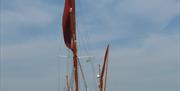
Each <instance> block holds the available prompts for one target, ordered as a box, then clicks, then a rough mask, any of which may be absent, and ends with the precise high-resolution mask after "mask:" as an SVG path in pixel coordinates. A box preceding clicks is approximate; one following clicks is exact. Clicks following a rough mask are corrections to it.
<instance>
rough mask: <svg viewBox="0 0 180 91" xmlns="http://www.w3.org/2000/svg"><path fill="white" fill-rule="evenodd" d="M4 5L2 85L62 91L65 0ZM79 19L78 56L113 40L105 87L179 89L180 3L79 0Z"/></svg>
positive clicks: (0, 9)
mask: <svg viewBox="0 0 180 91" xmlns="http://www.w3.org/2000/svg"><path fill="white" fill-rule="evenodd" d="M0 2H1V3H0V4H1V5H0V30H1V31H0V43H1V44H0V45H1V47H0V48H1V50H0V51H1V52H0V53H1V55H0V57H1V58H0V59H1V61H0V90H1V91H64V90H63V89H64V82H65V77H64V76H65V73H66V61H65V60H66V59H64V58H62V57H61V56H65V55H67V49H66V47H65V45H64V42H63V36H62V25H61V24H62V21H61V20H62V14H63V7H64V0H1V1H0ZM76 16H77V17H76V21H77V23H76V25H77V36H78V38H77V39H78V43H79V44H78V48H79V55H80V56H84V55H90V56H93V60H92V61H93V62H94V66H97V65H96V64H98V63H102V61H103V54H104V51H105V48H106V46H107V44H110V57H109V71H108V72H109V73H108V80H107V81H108V83H107V91H179V90H180V87H179V85H180V56H179V55H180V47H179V46H180V0H76ZM86 65H88V63H85V65H83V66H84V69H85V68H86V67H87V68H88V66H86ZM85 73H86V75H92V72H87V71H86V72H85ZM89 85H90V87H92V86H93V84H92V83H89ZM90 90H92V91H94V89H90Z"/></svg>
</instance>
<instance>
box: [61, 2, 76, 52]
mask: <svg viewBox="0 0 180 91" xmlns="http://www.w3.org/2000/svg"><path fill="white" fill-rule="evenodd" d="M62 27H63V35H64V42H65V44H66V46H67V47H68V48H70V49H73V41H74V40H75V38H76V36H75V4H74V0H66V1H65V7H64V14H63V21H62Z"/></svg>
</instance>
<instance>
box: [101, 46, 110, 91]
mask: <svg viewBox="0 0 180 91" xmlns="http://www.w3.org/2000/svg"><path fill="white" fill-rule="evenodd" d="M108 55H109V45H108V46H107V48H106V52H105V56H104V64H103V67H102V71H101V74H100V79H99V81H100V86H99V89H100V91H103V88H104V91H106V79H107V70H108V68H107V67H108ZM104 72H106V73H105V78H104ZM104 80H105V83H104Z"/></svg>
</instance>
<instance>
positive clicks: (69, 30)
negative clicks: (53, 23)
mask: <svg viewBox="0 0 180 91" xmlns="http://www.w3.org/2000/svg"><path fill="white" fill-rule="evenodd" d="M62 26H63V35H64V42H65V44H66V47H67V48H69V49H70V50H71V51H72V53H73V71H74V80H75V91H78V87H79V86H78V51H77V40H76V19H75V0H65V6H64V14H63V21H62Z"/></svg>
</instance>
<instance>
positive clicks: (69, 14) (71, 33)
mask: <svg viewBox="0 0 180 91" xmlns="http://www.w3.org/2000/svg"><path fill="white" fill-rule="evenodd" d="M62 30H63V37H64V43H65V45H66V47H67V48H68V49H69V50H70V51H71V52H72V55H73V58H72V59H73V60H72V64H73V72H72V73H73V74H72V76H73V81H71V80H69V77H71V76H69V75H66V87H65V91H84V90H80V88H79V83H80V82H79V71H81V73H82V79H83V80H84V81H86V79H85V76H84V73H83V70H82V69H83V68H82V67H81V65H80V61H79V56H78V48H77V45H78V44H77V38H76V16H75V0H65V6H64V13H63V17H62ZM108 54H109V45H108V46H107V49H106V51H105V56H104V62H103V66H102V68H101V67H99V73H98V75H97V79H96V80H97V81H98V83H99V84H98V89H99V91H106V82H107V71H108ZM85 91H89V88H88V86H87V84H85Z"/></svg>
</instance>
